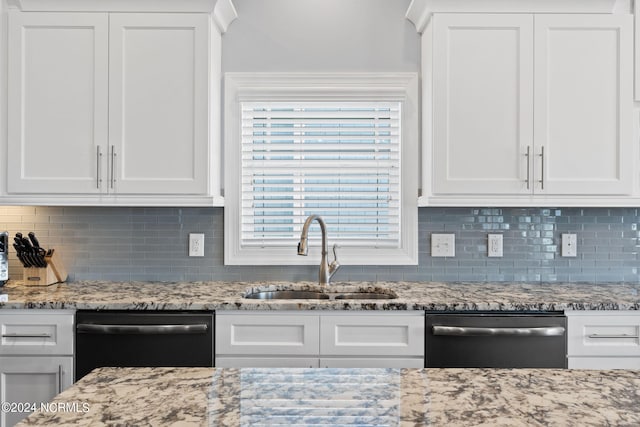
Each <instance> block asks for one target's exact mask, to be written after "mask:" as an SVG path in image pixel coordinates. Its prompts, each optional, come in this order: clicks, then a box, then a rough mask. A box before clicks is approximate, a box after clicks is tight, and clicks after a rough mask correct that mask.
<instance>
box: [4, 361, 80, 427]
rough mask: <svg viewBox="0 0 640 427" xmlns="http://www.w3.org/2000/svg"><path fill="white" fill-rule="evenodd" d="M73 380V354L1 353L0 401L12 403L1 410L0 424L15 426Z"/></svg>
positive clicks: (6, 426)
mask: <svg viewBox="0 0 640 427" xmlns="http://www.w3.org/2000/svg"><path fill="white" fill-rule="evenodd" d="M72 382H73V357H72V356H63V357H22V356H6V357H0V402H3V404H4V405H5V406H6V405H7V404H9V405H10V406H9V409H10V410H9V411H5V410H2V411H0V426H1V427H10V426H13V425H14V424H16V423H17V422H18V421H20V420H22V419H23V418H25V417H26V416H27V415H29V413H31V412H32V410H31V409H33V406H34V405H35V406H36V407H39V405H40V403H46V402H49V401H50V400H51V399H52V398H53V397H54V396H56V395H57V394H58V393H60V392H61V391H62V390H64V389H66V388H67V387H69V386H70V385H71V384H72ZM3 409H6V408H4V406H3ZM25 409H26V410H25ZM19 410H20V411H19Z"/></svg>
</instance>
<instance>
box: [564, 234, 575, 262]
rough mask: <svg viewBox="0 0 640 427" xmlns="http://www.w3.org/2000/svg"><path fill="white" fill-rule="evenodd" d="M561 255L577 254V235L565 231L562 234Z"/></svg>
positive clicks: (570, 255) (571, 255)
mask: <svg viewBox="0 0 640 427" xmlns="http://www.w3.org/2000/svg"><path fill="white" fill-rule="evenodd" d="M562 256H563V257H576V256H578V236H577V235H576V234H573V233H566V234H563V235H562Z"/></svg>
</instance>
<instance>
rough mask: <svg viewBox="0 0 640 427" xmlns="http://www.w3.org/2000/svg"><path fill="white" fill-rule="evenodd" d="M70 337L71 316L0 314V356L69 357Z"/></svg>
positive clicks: (71, 347)
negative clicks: (54, 355)
mask: <svg viewBox="0 0 640 427" xmlns="http://www.w3.org/2000/svg"><path fill="white" fill-rule="evenodd" d="M73 336H74V333H73V314H52V313H37V314H36V313H33V310H31V313H24V312H18V313H12V312H8V313H1V314H0V355H5V356H6V355H28V354H30V355H34V354H37V355H51V354H57V355H71V354H73Z"/></svg>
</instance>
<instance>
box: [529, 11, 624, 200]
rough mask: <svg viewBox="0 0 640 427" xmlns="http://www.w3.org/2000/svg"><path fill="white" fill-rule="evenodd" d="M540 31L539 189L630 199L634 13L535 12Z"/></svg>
mask: <svg viewBox="0 0 640 427" xmlns="http://www.w3.org/2000/svg"><path fill="white" fill-rule="evenodd" d="M535 34H536V35H535V37H536V38H535V55H536V56H535V59H536V60H535V76H536V81H535V129H534V135H535V136H534V138H535V145H536V156H535V159H536V165H535V168H534V170H535V171H536V174H538V176H537V177H536V192H540V193H545V194H566V195H572V194H576V195H579V194H591V195H597V194H602V195H625V194H631V193H632V191H633V179H634V177H633V174H634V170H633V169H634V165H635V164H636V161H635V157H636V150H635V149H634V148H633V123H632V112H633V86H632V84H633V63H632V61H633V50H632V49H633V47H632V43H631V42H632V39H633V22H632V17H631V15H537V16H536V17H535ZM540 174H541V176H540Z"/></svg>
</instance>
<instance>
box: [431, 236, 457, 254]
mask: <svg viewBox="0 0 640 427" xmlns="http://www.w3.org/2000/svg"><path fill="white" fill-rule="evenodd" d="M431 256H432V257H444V256H456V235H455V234H453V233H450V234H449V233H447V234H438V233H431Z"/></svg>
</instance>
